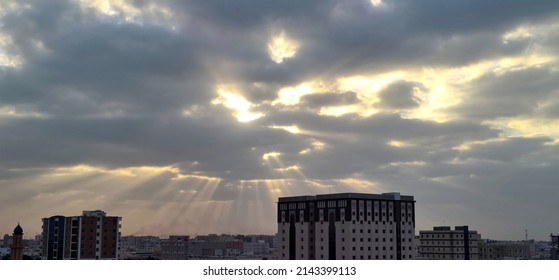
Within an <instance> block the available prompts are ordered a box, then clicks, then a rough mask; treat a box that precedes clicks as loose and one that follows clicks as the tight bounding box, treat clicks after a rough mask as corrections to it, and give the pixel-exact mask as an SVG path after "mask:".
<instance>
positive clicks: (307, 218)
mask: <svg viewBox="0 0 559 280" xmlns="http://www.w3.org/2000/svg"><path fill="white" fill-rule="evenodd" d="M277 207H278V210H277V211H278V212H277V222H278V243H279V244H280V245H279V248H278V257H279V259H291V260H296V259H297V260H307V259H309V260H314V259H317V260H328V259H330V260H342V259H361V260H362V259H381V260H382V259H388V260H390V259H392V260H400V259H413V258H414V255H415V253H414V243H415V242H414V238H415V201H414V198H413V196H404V195H400V193H383V194H361V193H338V194H324V195H316V196H296V197H280V198H279V201H278V204H277Z"/></svg>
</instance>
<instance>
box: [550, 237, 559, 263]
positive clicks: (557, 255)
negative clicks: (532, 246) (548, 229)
mask: <svg viewBox="0 0 559 280" xmlns="http://www.w3.org/2000/svg"><path fill="white" fill-rule="evenodd" d="M550 237H551V248H550V257H551V259H552V260H559V235H553V234H551V236H550Z"/></svg>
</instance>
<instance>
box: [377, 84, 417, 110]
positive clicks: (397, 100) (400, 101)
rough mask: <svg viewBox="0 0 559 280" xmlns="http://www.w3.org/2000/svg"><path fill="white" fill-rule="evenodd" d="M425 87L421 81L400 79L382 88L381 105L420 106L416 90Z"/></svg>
mask: <svg viewBox="0 0 559 280" xmlns="http://www.w3.org/2000/svg"><path fill="white" fill-rule="evenodd" d="M421 88H423V86H422V85H421V84H419V83H414V82H407V81H399V82H395V83H392V84H390V85H388V86H387V87H385V88H384V89H382V90H381V91H380V93H379V97H380V99H381V101H380V105H381V106H382V107H388V108H390V109H408V108H413V107H417V106H419V100H418V99H417V97H416V96H415V94H414V91H416V90H419V89H421Z"/></svg>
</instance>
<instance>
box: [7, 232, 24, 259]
mask: <svg viewBox="0 0 559 280" xmlns="http://www.w3.org/2000/svg"><path fill="white" fill-rule="evenodd" d="M10 258H11V259H12V260H22V259H23V228H21V226H20V225H19V223H18V224H17V226H16V227H15V228H14V234H13V243H12V246H10Z"/></svg>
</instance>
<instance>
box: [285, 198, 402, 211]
mask: <svg viewBox="0 0 559 280" xmlns="http://www.w3.org/2000/svg"><path fill="white" fill-rule="evenodd" d="M311 204H312V203H311ZM316 205H317V207H318V208H326V207H327V206H328V208H335V207H347V200H329V201H318V202H317V204H316ZM359 206H360V207H361V208H364V207H365V205H364V203H363V201H362V200H360V201H359ZM351 207H352V208H356V207H357V204H356V202H355V200H352V201H351ZM367 207H368V208H372V207H373V204H372V203H371V202H369V201H368V202H367ZM288 208H289V209H290V210H295V209H305V208H306V203H305V202H299V203H295V202H293V203H283V204H280V210H287V209H288ZM374 208H375V209H379V202H378V201H375V203H374ZM380 208H382V209H383V210H385V209H386V202H384V201H382V202H381V203H380ZM388 208H389V209H390V211H392V209H393V203H392V202H388ZM412 208H413V206H412V204H411V203H409V206H408V209H412ZM401 209H402V211H405V210H406V207H405V206H404V205H402V208H401Z"/></svg>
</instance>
